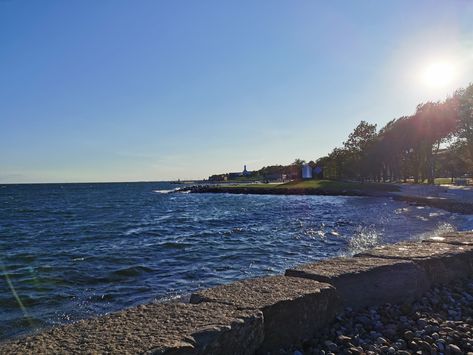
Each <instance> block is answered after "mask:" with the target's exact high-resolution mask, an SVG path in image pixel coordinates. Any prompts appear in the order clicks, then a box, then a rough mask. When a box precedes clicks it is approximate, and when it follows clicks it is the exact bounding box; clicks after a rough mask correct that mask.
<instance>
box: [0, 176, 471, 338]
mask: <svg viewBox="0 0 473 355" xmlns="http://www.w3.org/2000/svg"><path fill="white" fill-rule="evenodd" d="M175 187H176V186H175V185H170V184H164V183H135V184H127V183H123V184H68V185H17V186H14V185H8V186H6V187H4V188H2V189H0V206H1V209H0V251H1V255H0V256H1V260H0V262H1V265H2V266H1V268H2V269H1V272H2V274H3V276H2V277H1V278H0V339H2V338H3V339H4V338H7V337H11V336H14V335H16V334H20V333H23V332H26V331H31V330H32V329H35V328H42V327H45V326H49V325H52V324H56V323H63V322H68V321H72V320H76V319H79V318H84V317H89V316H91V315H95V314H100V313H104V312H110V311H114V310H117V309H121V308H124V307H130V306H133V305H136V304H139V303H144V302H149V301H152V300H154V299H162V298H172V297H176V296H177V295H182V294H186V293H189V292H191V291H193V290H196V289H198V288H202V287H208V286H213V285H216V284H221V283H226V282H230V281H232V280H237V279H241V278H246V277H251V276H258V275H267V274H275V273H281V272H283V271H284V269H285V268H287V267H290V266H293V265H295V264H300V263H304V262H311V261H314V260H319V259H322V258H327V257H331V256H336V255H350V254H353V253H356V252H359V251H361V250H364V249H366V248H370V247H372V246H374V245H377V244H379V243H392V242H396V241H399V240H404V239H416V238H422V237H423V236H425V233H432V232H433V233H440V232H442V231H447V230H450V229H471V227H472V225H473V223H472V221H471V220H470V219H469V217H468V216H461V215H455V214H451V213H448V212H445V211H440V210H436V209H432V208H417V207H415V206H409V205H407V204H405V203H403V202H397V201H391V200H387V199H383V198H364V197H330V196H268V195H265V196H258V195H218V194H174V193H167V192H169V191H170V190H173V189H174V188H175ZM26 315H28V316H26Z"/></svg>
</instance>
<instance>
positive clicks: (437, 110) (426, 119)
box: [316, 84, 473, 183]
mask: <svg viewBox="0 0 473 355" xmlns="http://www.w3.org/2000/svg"><path fill="white" fill-rule="evenodd" d="M472 162H473V84H470V85H469V86H468V87H467V88H466V89H460V90H457V91H456V92H455V93H454V94H453V96H452V97H449V98H447V99H446V100H445V101H442V102H426V103H422V104H420V105H418V106H417V110H416V112H415V114H413V115H411V116H403V117H400V118H397V119H394V120H392V121H390V122H388V124H386V126H384V127H383V128H381V129H380V130H379V131H377V129H376V125H375V124H370V123H368V122H365V121H362V122H361V123H360V124H359V125H358V126H357V127H356V128H355V130H354V131H353V132H352V133H351V134H350V135H349V136H348V139H347V141H346V142H344V143H343V146H342V147H339V148H335V149H334V150H333V151H332V152H331V153H330V154H329V155H328V156H325V157H323V158H320V159H318V160H317V161H316V164H317V165H321V166H323V167H324V177H326V178H333V179H356V180H373V181H399V180H407V179H413V180H414V182H419V181H425V180H427V181H428V182H429V183H433V182H434V178H435V177H447V176H448V177H459V176H461V175H463V174H465V173H472V172H473V171H472V168H473V164H472Z"/></svg>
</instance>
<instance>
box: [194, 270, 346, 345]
mask: <svg viewBox="0 0 473 355" xmlns="http://www.w3.org/2000/svg"><path fill="white" fill-rule="evenodd" d="M190 301H191V302H192V303H200V304H202V302H204V303H217V304H226V305H231V306H233V307H236V308H238V309H241V310H261V311H262V312H263V318H264V321H263V322H264V341H263V344H262V346H261V348H260V351H261V352H262V353H264V352H266V351H271V350H278V349H279V348H280V347H281V346H283V345H287V344H298V343H300V342H302V341H304V340H305V339H307V338H310V337H312V336H313V335H314V334H315V333H316V331H317V329H319V328H321V327H324V326H326V325H327V324H328V323H329V322H330V321H331V320H333V318H334V317H335V313H336V312H337V311H338V309H339V306H340V303H339V299H338V297H337V294H336V292H335V288H334V287H333V286H331V285H328V284H326V283H320V282H317V281H313V280H307V279H302V278H295V277H285V276H270V277H262V278H256V279H249V280H244V281H239V282H234V283H231V284H228V285H223V286H218V287H214V288H210V289H206V290H202V291H199V292H196V293H194V294H192V296H191V299H190Z"/></svg>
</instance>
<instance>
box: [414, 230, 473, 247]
mask: <svg viewBox="0 0 473 355" xmlns="http://www.w3.org/2000/svg"><path fill="white" fill-rule="evenodd" d="M422 242H423V243H447V244H458V245H473V232H451V233H445V234H442V235H441V236H433V237H430V238H427V239H424V240H422Z"/></svg>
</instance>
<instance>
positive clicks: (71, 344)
mask: <svg viewBox="0 0 473 355" xmlns="http://www.w3.org/2000/svg"><path fill="white" fill-rule="evenodd" d="M262 341H263V315H262V313H261V312H259V311H257V310H240V309H236V308H235V307H232V306H228V305H223V304H212V303H206V304H199V305H195V304H184V303H160V304H148V305H143V306H138V307H135V308H130V309H127V310H124V311H121V312H118V313H112V314H109V315H106V316H102V317H98V318H92V319H88V320H82V321H79V322H77V323H72V324H69V325H65V326H62V327H57V328H52V329H50V330H49V331H45V332H43V333H40V334H38V335H33V336H29V337H27V338H22V339H18V340H15V341H12V342H8V343H3V344H1V345H0V353H1V354H51V353H61V354H64V353H143V354H171V353H172V354H186V355H190V354H215V355H216V354H253V353H254V352H255V351H256V350H257V348H258V347H259V346H260V344H261V343H262Z"/></svg>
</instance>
